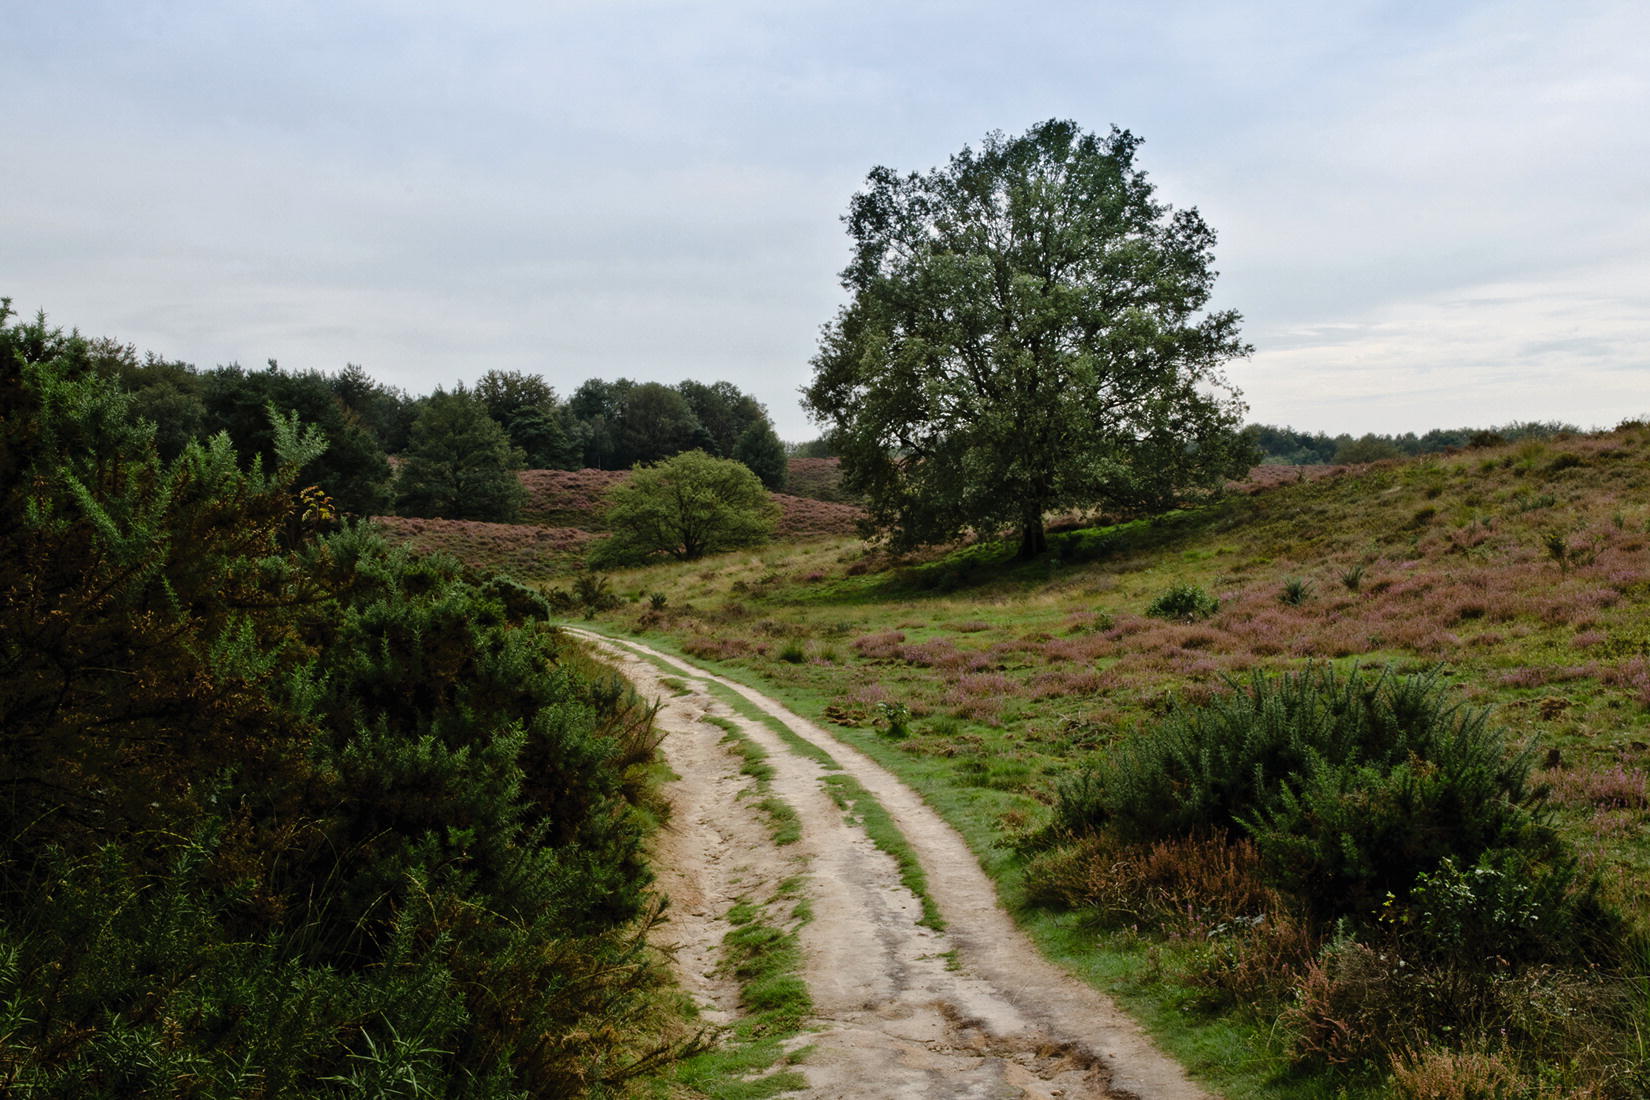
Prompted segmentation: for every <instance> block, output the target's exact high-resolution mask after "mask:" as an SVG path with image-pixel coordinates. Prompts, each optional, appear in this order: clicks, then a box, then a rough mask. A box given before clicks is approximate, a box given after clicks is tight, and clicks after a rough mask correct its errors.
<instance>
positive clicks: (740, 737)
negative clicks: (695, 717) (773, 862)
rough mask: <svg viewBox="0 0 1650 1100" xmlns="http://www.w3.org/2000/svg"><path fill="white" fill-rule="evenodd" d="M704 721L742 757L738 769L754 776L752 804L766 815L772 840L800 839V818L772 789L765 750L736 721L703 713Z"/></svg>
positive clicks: (776, 841) (790, 841) (791, 842)
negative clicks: (755, 800)
mask: <svg viewBox="0 0 1650 1100" xmlns="http://www.w3.org/2000/svg"><path fill="white" fill-rule="evenodd" d="M705 721H707V722H709V723H710V724H711V725H713V726H716V727H718V728H720V729H721V730H722V731H723V737H722V743H723V744H724V745H732V746H733V750H734V751H735V752H737V753H738V754H739V755H740V756H741V757H742V758H743V759H744V761H745V763H744V764H743V766H741V767H740V769H739V773H740V774H741V775H748V776H750V777H751V778H752V779H754V780H756V790H757V793H758V794H759V795H760V796H761V797H760V798H759V799H758V800H757V803H756V805H757V807H758V808H759V809H761V811H762V812H763V813H764V814H766V815H767V816H768V829H769V835H771V836H772V837H773V842H774V843H775V844H777V845H780V846H781V847H783V846H784V845H787V844H795V843H796V842H797V841H798V840H801V839H802V819H801V818H800V817H798V816H797V814H796V810H795V809H793V808H792V807H791V806H790V804H789V803H787V802H786V801H785V800H784V799H782V798H779V797H778V796H777V795H775V794H773V792H772V789H771V788H772V782H773V765H772V764H770V763H768V754H767V752H766V751H765V750H764V749H763V748H762V746H761V745H758V744H757V743H756V742H755V741H752V740H751V739H750V738H749V737H746V736H745V735H744V734H743V733H741V732H740V730H739V726H738V724H737V723H735V722H732V721H730V720H728V719H726V718H717V717H715V716H714V715H712V716H708V717H706V718H705Z"/></svg>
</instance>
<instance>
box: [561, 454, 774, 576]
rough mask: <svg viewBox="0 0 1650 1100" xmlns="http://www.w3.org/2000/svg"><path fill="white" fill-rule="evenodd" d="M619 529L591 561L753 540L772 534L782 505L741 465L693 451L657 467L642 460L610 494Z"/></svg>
mask: <svg viewBox="0 0 1650 1100" xmlns="http://www.w3.org/2000/svg"><path fill="white" fill-rule="evenodd" d="M609 500H610V503H609V505H608V510H607V522H608V525H609V526H610V527H611V528H612V529H613V535H612V537H611V538H609V539H607V540H606V541H604V542H602V543H599V544H597V547H596V550H595V552H594V554H593V555H592V561H593V562H595V563H599V564H626V563H635V562H640V561H644V560H646V559H648V558H650V557H654V556H657V555H668V556H670V557H673V558H676V559H678V560H680V561H692V560H694V559H695V558H699V557H703V556H704V555H705V554H709V553H715V552H718V551H722V550H730V549H733V548H735V547H739V546H752V545H756V544H758V543H761V542H764V541H766V540H767V539H768V537H769V536H770V535H771V534H772V533H773V527H774V523H775V522H776V521H777V519H778V508H777V506H776V505H775V504H774V503H773V501H772V500H771V499H770V498H769V497H768V494H767V491H766V490H764V489H763V488H762V483H761V482H760V481H758V480H757V479H756V475H755V474H753V473H751V472H750V470H749V469H747V468H746V467H745V466H744V465H743V464H741V463H738V462H735V461H733V460H731V459H724V458H712V457H711V456H710V455H707V454H705V453H704V452H703V451H687V452H685V453H683V454H679V455H676V456H675V457H674V458H668V459H666V460H664V461H663V462H659V463H657V464H655V465H653V466H638V467H636V471H635V473H634V474H633V475H632V477H631V479H630V481H629V482H627V483H626V484H624V485H620V486H618V487H617V488H615V489H614V490H613V492H612V494H611V496H610V497H609Z"/></svg>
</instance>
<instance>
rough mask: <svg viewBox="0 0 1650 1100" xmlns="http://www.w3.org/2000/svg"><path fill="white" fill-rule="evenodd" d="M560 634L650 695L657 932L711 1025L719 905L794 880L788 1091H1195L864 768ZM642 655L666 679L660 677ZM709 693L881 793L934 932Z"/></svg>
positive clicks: (624, 655)
mask: <svg viewBox="0 0 1650 1100" xmlns="http://www.w3.org/2000/svg"><path fill="white" fill-rule="evenodd" d="M570 633H573V634H576V635H578V636H580V637H582V638H584V639H586V640H588V641H590V642H591V643H593V644H594V645H595V646H596V647H597V648H598V649H599V650H601V651H602V652H603V653H605V654H606V655H607V656H608V657H609V658H610V659H612V660H613V661H615V662H616V663H617V664H618V665H619V666H620V667H621V668H622V669H623V671H624V672H625V674H626V675H627V676H629V677H630V678H631V680H632V681H633V682H634V683H635V684H636V685H637V687H638V689H639V690H641V691H643V692H644V693H646V694H649V695H658V696H660V697H661V699H662V702H663V704H664V705H663V706H662V707H661V710H660V714H659V721H660V724H661V725H662V726H663V727H664V728H665V730H666V732H667V736H666V737H665V738H664V741H663V746H662V751H663V752H664V754H665V757H666V760H667V762H668V763H669V764H670V766H671V768H672V769H673V770H674V771H675V772H676V773H677V774H678V775H679V776H680V777H681V778H680V779H679V780H678V781H676V782H672V783H670V784H669V785H668V786H667V795H668V796H669V797H670V798H671V800H672V803H673V805H674V807H675V810H674V814H673V818H672V825H671V827H670V829H668V830H667V834H666V837H665V839H664V841H663V842H662V843H661V845H660V848H659V853H658V859H659V873H660V884H661V887H662V889H664V891H665V892H666V894H667V895H668V896H669V897H670V898H671V899H672V909H671V910H670V912H671V915H672V919H671V922H670V923H669V924H668V925H667V927H666V935H667V937H668V938H669V939H671V940H672V941H673V943H674V945H675V947H676V953H675V957H676V961H677V965H678V969H679V970H680V971H681V974H682V980H683V984H684V987H685V988H687V989H688V991H689V992H690V993H692V994H693V995H694V996H695V997H696V998H698V999H699V1000H700V1002H701V1003H702V1004H703V1005H704V1006H705V1008H706V1012H707V1016H709V1018H711V1019H713V1020H726V1019H728V1018H730V1015H731V1013H732V1012H734V1011H735V1009H736V1005H737V990H736V989H733V988H731V987H730V984H729V983H728V982H727V980H726V979H725V978H722V977H720V976H718V974H717V972H716V963H715V960H716V958H717V952H718V945H719V944H720V943H721V938H722V936H723V935H724V934H725V932H726V930H727V925H726V920H725V914H726V911H727V909H728V907H729V905H731V904H732V902H733V901H735V900H739V899H740V898H742V897H748V896H750V895H751V893H752V892H753V891H755V892H761V891H763V890H767V891H771V890H773V889H775V888H776V887H777V885H778V883H779V882H780V881H782V880H783V879H784V878H786V877H788V876H793V875H795V874H797V873H798V871H799V869H805V887H804V891H803V892H804V895H805V896H806V897H807V898H808V900H809V903H810V905H811V908H812V911H813V919H812V920H811V921H810V922H809V923H808V924H806V925H804V926H803V927H802V928H801V929H800V932H799V936H800V938H801V941H802V946H803V951H804V958H805V962H804V973H803V978H804V979H805V981H806V982H807V984H808V987H809V990H810V993H811V994H812V997H813V1000H814V1006H815V1016H814V1019H813V1020H812V1021H811V1024H810V1027H809V1029H808V1030H807V1031H806V1033H805V1034H804V1035H803V1036H802V1037H801V1039H800V1041H799V1042H798V1044H797V1045H799V1046H800V1045H804V1044H805V1045H808V1046H811V1047H812V1048H813V1049H812V1050H811V1051H810V1052H809V1054H808V1055H807V1057H806V1059H805V1060H804V1061H803V1062H802V1064H801V1065H800V1066H798V1067H796V1068H798V1069H799V1070H800V1071H801V1073H802V1074H803V1075H804V1077H806V1079H807V1080H808V1083H809V1088H808V1089H807V1090H806V1091H805V1092H803V1093H802V1094H801V1095H805V1096H810V1097H818V1098H821V1100H825V1098H832V1100H835V1098H843V1100H846V1098H850V1097H852V1098H871V1097H890V1098H892V1097H913V1098H915V1097H924V1098H934V1100H952V1098H955V1100H964V1098H969V1100H973V1098H980V1100H999V1098H1003V1100H1007V1098H1019V1097H1025V1098H1053V1097H1061V1098H1066V1100H1072V1098H1077V1097H1139V1098H1151V1100H1156V1098H1164V1100H1193V1098H1204V1097H1208V1096H1209V1094H1208V1093H1206V1092H1204V1091H1203V1090H1202V1089H1200V1088H1199V1087H1198V1086H1196V1085H1195V1084H1193V1083H1192V1082H1191V1081H1190V1080H1189V1079H1188V1078H1187V1076H1186V1074H1185V1071H1184V1070H1183V1069H1182V1068H1181V1067H1180V1066H1179V1065H1178V1064H1176V1063H1175V1062H1173V1061H1172V1060H1170V1059H1169V1058H1167V1057H1166V1056H1165V1055H1163V1054H1162V1053H1161V1052H1159V1051H1158V1050H1157V1049H1156V1048H1155V1047H1154V1046H1153V1045H1152V1044H1151V1042H1150V1040H1149V1039H1148V1038H1147V1037H1146V1036H1145V1034H1144V1032H1143V1031H1142V1030H1141V1029H1140V1027H1139V1026H1138V1025H1137V1024H1135V1023H1134V1021H1132V1020H1130V1019H1129V1018H1128V1017H1126V1016H1124V1015H1123V1014H1122V1013H1121V1011H1120V1010H1118V1009H1117V1007H1116V1006H1115V1005H1113V1004H1112V1002H1111V1001H1110V1000H1109V999H1108V998H1106V997H1105V996H1104V995H1102V994H1100V993H1099V992H1097V991H1096V990H1094V989H1093V988H1091V987H1089V986H1088V985H1086V984H1084V983H1082V982H1080V981H1078V980H1077V979H1075V978H1073V977H1072V976H1070V975H1069V974H1067V973H1065V972H1064V971H1063V970H1060V969H1059V968H1058V967H1056V966H1054V965H1053V964H1052V963H1050V962H1048V961H1047V960H1046V959H1044V958H1043V957H1042V956H1041V955H1040V954H1039V953H1038V952H1037V950H1036V949H1035V948H1034V947H1033V946H1032V944H1031V943H1030V941H1029V940H1028V939H1027V938H1026V936H1025V935H1024V933H1022V932H1021V931H1020V929H1019V928H1018V927H1017V926H1016V925H1015V924H1014V922H1013V920H1012V919H1011V918H1010V917H1009V916H1008V914H1007V912H1006V911H1004V910H1003V908H1002V907H1001V906H1000V905H999V904H998V902H997V897H996V893H995V890H994V888H993V887H992V884H991V882H990V880H989V879H988V878H987V877H986V875H985V873H984V871H983V870H981V868H980V866H979V864H978V862H977V861H976V860H975V858H974V856H973V853H972V852H970V851H969V849H968V848H967V846H966V845H965V844H964V842H963V840H962V838H961V837H960V836H959V835H958V834H957V833H956V832H955V830H953V829H952V828H951V827H950V826H949V825H947V824H946V823H945V822H944V821H943V820H942V819H941V818H940V817H939V815H938V814H937V813H935V812H934V811H933V810H932V809H931V808H929V807H928V805H927V804H926V803H924V802H923V801H922V800H921V799H920V798H919V797H918V796H917V795H916V793H915V792H913V791H912V790H911V789H910V788H908V787H906V786H905V785H904V784H903V783H901V782H900V781H899V780H898V779H896V778H895V777H894V776H893V775H892V774H891V773H889V772H887V771H886V770H884V769H883V768H882V767H881V766H880V765H878V764H876V763H875V762H874V761H872V760H871V759H870V758H868V757H866V756H864V755H863V754H861V753H860V752H859V751H858V750H856V749H854V748H852V747H851V746H849V745H847V744H845V743H843V742H840V741H837V740H836V739H835V738H833V737H832V736H831V735H830V734H829V733H827V732H826V731H825V730H823V729H821V728H820V727H818V726H816V725H814V724H813V723H811V722H808V721H807V720H805V719H803V718H801V717H800V716H798V715H796V714H794V713H792V712H791V711H789V710H788V709H786V708H785V707H783V706H782V705H780V704H779V703H777V702H776V701H774V700H772V699H770V698H768V697H767V696H765V695H763V694H761V693H760V692H757V691H755V690H753V689H751V688H748V687H745V686H744V685H742V684H738V683H736V682H734V681H731V680H727V679H724V678H722V677H718V676H716V675H714V674H712V673H709V672H706V671H704V670H702V669H699V668H696V667H694V666H692V665H690V664H688V663H687V662H684V661H682V660H680V659H679V658H675V657H672V656H670V655H668V654H664V653H661V652H659V651H658V650H654V649H652V648H650V647H648V646H646V645H643V644H640V643H637V642H634V641H631V640H629V639H626V640H624V641H622V642H614V641H612V640H609V639H606V638H603V637H602V636H600V635H597V634H594V633H590V632H585V631H581V630H576V629H570ZM656 662H657V663H662V664H664V665H666V666H668V667H669V669H670V671H669V672H668V673H661V671H660V669H659V667H658V664H657V663H656ZM665 675H670V676H674V677H675V678H677V679H678V680H679V681H681V682H683V683H685V684H686V686H687V687H688V688H689V689H690V691H689V694H686V695H674V694H673V693H672V690H671V688H670V687H668V686H666V685H664V684H663V683H662V682H661V681H662V678H663V677H664V676H665ZM709 683H714V684H718V685H721V686H722V687H723V688H725V689H729V690H732V691H734V692H737V693H738V694H739V695H740V696H741V697H742V698H743V699H745V700H746V701H747V702H748V703H749V704H751V705H752V706H754V707H756V708H757V709H759V710H761V711H762V712H763V713H765V714H768V715H770V716H772V717H774V718H777V719H778V720H779V721H781V722H783V723H784V725H785V726H787V727H789V728H790V729H791V730H792V731H793V732H795V733H796V734H797V735H798V736H799V737H802V738H804V739H805V740H807V741H809V742H811V743H813V744H814V745H816V746H817V747H819V748H821V749H823V750H825V751H826V752H828V753H829V754H830V755H831V756H832V757H833V758H834V759H835V760H836V761H837V763H838V764H839V765H840V767H841V772H842V773H844V774H847V775H849V776H851V777H853V778H854V779H856V780H858V781H859V783H860V784H861V785H862V786H864V787H865V788H866V790H868V791H870V792H871V793H872V794H873V795H874V796H875V797H876V798H877V799H878V801H880V802H881V804H882V805H883V807H884V808H885V809H886V810H887V811H888V813H889V814H890V815H892V817H893V818H894V820H895V821H896V822H897V824H898V826H899V828H900V830H901V832H902V833H903V834H904V836H905V838H906V840H907V841H908V843H909V844H910V846H911V847H912V848H913V849H914V850H915V852H916V854H917V858H918V860H919V861H920V863H921V864H922V866H923V869H924V871H925V873H926V875H927V879H928V893H929V895H930V896H931V897H932V898H933V900H934V902H935V903H936V904H937V906H938V908H939V910H940V913H941V915H942V917H943V918H944V922H945V925H946V927H945V931H943V932H936V931H934V930H933V929H931V928H927V927H924V926H922V925H921V924H919V923H918V922H919V921H920V920H921V918H922V914H923V909H922V905H921V903H920V902H919V900H918V898H917V897H916V896H915V895H914V894H913V893H912V892H911V891H910V890H909V889H908V888H907V887H906V886H905V885H904V884H903V883H902V882H901V880H900V874H899V869H898V867H897V865H896V864H895V862H894V860H893V859H892V858H891V857H890V856H889V855H887V854H886V853H885V852H883V851H881V850H880V849H878V848H877V847H876V845H875V844H874V843H873V842H872V841H871V839H870V838H869V837H868V836H867V835H866V833H865V831H864V829H863V828H861V827H860V826H859V825H858V823H857V822H855V821H851V820H850V819H849V817H848V816H847V815H846V814H845V813H844V811H843V810H842V809H841V808H840V807H838V805H837V804H836V803H835V802H834V801H833V800H832V798H831V797H830V795H829V793H828V792H827V791H826V789H825V786H824V784H823V782H822V779H823V777H824V776H826V775H828V774H831V773H830V772H829V771H828V770H827V769H826V768H825V767H824V766H823V765H821V764H820V763H819V762H817V761H815V760H812V759H808V758H805V757H804V756H802V755H801V754H799V753H797V752H795V751H793V750H792V749H791V747H790V746H788V745H786V744H785V743H784V741H782V740H781V739H780V738H779V737H778V736H777V735H776V734H775V733H774V732H773V731H772V730H770V729H769V728H768V727H767V726H766V725H765V724H763V723H760V722H755V721H751V720H750V719H748V718H745V717H743V716H741V715H739V714H737V713H735V712H734V711H733V710H732V709H731V708H729V707H727V706H726V705H725V704H723V703H722V702H720V701H719V700H717V699H716V698H715V697H714V695H713V694H712V693H711V692H710V690H709V688H708V687H706V686H705V685H706V684H709ZM707 715H708V716H713V717H717V718H720V719H722V720H724V721H732V722H734V723H736V724H737V726H738V728H739V729H740V731H741V732H742V733H743V734H744V735H745V736H746V737H748V738H750V739H751V740H752V741H753V742H755V743H756V744H758V745H760V746H761V747H762V748H763V749H764V750H766V752H767V753H768V757H769V760H768V762H769V764H770V765H771V766H772V768H773V776H772V778H771V781H770V782H771V789H772V792H773V794H775V795H776V796H778V797H779V798H781V799H782V800H784V801H785V802H786V803H788V804H789V805H790V806H791V807H792V808H793V809H794V810H795V811H796V812H797V814H798V816H799V817H800V818H801V821H802V837H801V840H800V841H798V842H797V843H796V844H794V845H790V846H787V847H786V848H784V849H779V848H776V847H775V846H774V844H773V842H772V839H771V837H770V836H769V835H768V832H767V830H766V826H765V824H764V823H763V822H762V821H761V820H760V817H759V815H758V813H757V811H756V810H755V808H754V806H753V805H751V800H750V799H749V798H742V797H741V796H740V795H739V793H738V792H739V791H741V790H744V789H745V788H746V787H747V786H748V784H749V780H748V779H746V778H745V777H742V776H739V775H738V774H737V773H738V767H739V764H738V761H737V760H736V759H735V758H734V757H733V756H732V755H731V754H730V753H729V752H728V750H727V749H726V747H725V746H723V745H722V744H721V743H720V741H721V737H722V731H721V730H720V729H718V728H717V727H715V726H713V725H711V724H709V723H707V722H705V721H704V718H705V717H706V716H707ZM747 845H748V846H752V847H747Z"/></svg>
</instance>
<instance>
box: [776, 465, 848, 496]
mask: <svg viewBox="0 0 1650 1100" xmlns="http://www.w3.org/2000/svg"><path fill="white" fill-rule="evenodd" d="M787 467H788V468H787V471H786V480H785V488H786V489H788V490H790V491H791V492H792V493H794V494H795V495H796V496H799V497H809V498H811V499H813V500H826V501H836V502H840V503H846V502H847V500H848V494H847V493H846V492H844V491H843V488H842V461H841V460H840V459H835V458H793V459H791V460H790V462H789V463H788V464H787Z"/></svg>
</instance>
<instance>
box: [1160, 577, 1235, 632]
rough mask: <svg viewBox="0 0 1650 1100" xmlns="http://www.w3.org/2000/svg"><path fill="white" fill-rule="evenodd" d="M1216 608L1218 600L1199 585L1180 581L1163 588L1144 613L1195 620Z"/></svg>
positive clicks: (1217, 607)
mask: <svg viewBox="0 0 1650 1100" xmlns="http://www.w3.org/2000/svg"><path fill="white" fill-rule="evenodd" d="M1218 610H1220V601H1219V600H1217V599H1215V598H1214V597H1213V596H1211V595H1210V594H1209V593H1208V592H1207V591H1206V590H1205V589H1204V588H1203V587H1202V586H1201V585H1196V584H1191V583H1189V582H1182V583H1178V584H1173V585H1170V586H1169V587H1168V588H1167V589H1165V590H1164V591H1163V592H1162V593H1161V594H1160V595H1159V596H1158V597H1157V598H1156V599H1154V600H1153V601H1152V602H1151V606H1149V607H1147V608H1146V614H1148V615H1150V616H1151V617H1152V618H1154V619H1177V620H1179V621H1181V622H1195V621H1197V620H1198V619H1207V618H1208V617H1209V616H1210V615H1213V614H1214V613H1215V612H1216V611H1218Z"/></svg>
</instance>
